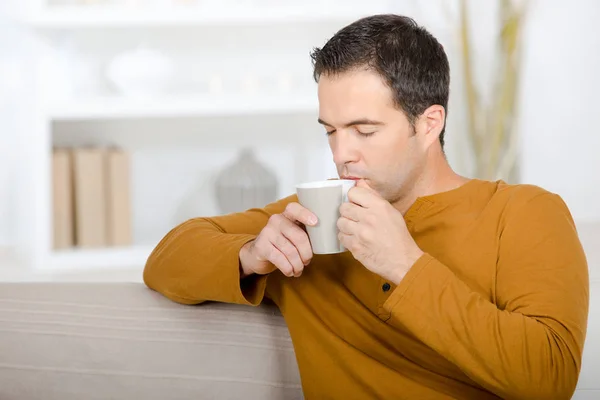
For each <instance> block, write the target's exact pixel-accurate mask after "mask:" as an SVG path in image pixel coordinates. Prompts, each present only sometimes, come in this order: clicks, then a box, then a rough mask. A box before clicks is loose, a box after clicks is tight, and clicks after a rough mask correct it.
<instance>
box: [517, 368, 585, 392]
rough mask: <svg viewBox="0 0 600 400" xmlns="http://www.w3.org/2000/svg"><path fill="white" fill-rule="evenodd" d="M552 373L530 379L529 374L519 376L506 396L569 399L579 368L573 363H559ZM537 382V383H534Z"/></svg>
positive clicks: (573, 390) (575, 384)
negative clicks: (517, 381)
mask: <svg viewBox="0 0 600 400" xmlns="http://www.w3.org/2000/svg"><path fill="white" fill-rule="evenodd" d="M561 364H562V365H561V366H560V367H558V368H555V371H554V372H553V373H547V374H544V373H542V374H540V375H538V376H539V378H538V379H531V378H532V376H531V374H523V375H522V376H520V378H521V379H519V383H516V382H515V384H514V385H513V386H512V388H509V390H508V393H507V394H506V398H509V399H519V400H520V399H523V400H532V399H536V400H562V399H565V400H567V399H571V398H572V397H573V394H574V393H575V389H576V387H577V380H578V377H579V368H578V367H577V365H575V363H574V362H573V363H569V364H567V363H566V362H565V363H561ZM534 382H537V383H534Z"/></svg>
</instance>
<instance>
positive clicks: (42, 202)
mask: <svg viewBox="0 0 600 400" xmlns="http://www.w3.org/2000/svg"><path fill="white" fill-rule="evenodd" d="M30 1H33V2H32V3H31V4H30V5H31V7H29V10H31V12H30V13H28V14H27V15H26V16H25V17H24V18H21V20H20V22H21V23H22V24H23V26H24V27H26V28H28V32H30V34H31V35H32V36H34V37H37V38H38V39H40V41H42V42H45V43H48V42H52V40H56V38H57V34H58V35H59V36H60V37H61V38H64V37H66V36H69V35H79V34H82V32H83V33H85V32H88V31H89V30H96V31H101V32H113V30H119V29H122V28H123V32H124V33H123V34H124V35H126V34H128V33H127V32H131V31H132V30H133V31H135V32H137V33H139V32H146V31H152V30H154V29H156V28H160V29H163V30H164V32H170V30H173V31H178V32H181V29H188V28H189V29H196V28H201V29H202V30H203V32H204V33H206V32H207V30H208V32H210V29H213V28H216V29H219V28H223V27H227V28H228V29H240V30H242V31H240V35H243V29H245V28H248V27H250V29H252V27H255V26H260V27H262V28H265V27H267V28H268V29H272V30H273V34H274V35H277V29H279V28H282V27H283V28H289V26H290V25H293V24H296V25H298V27H304V26H306V27H307V29H311V28H308V27H309V26H311V24H313V23H317V24H326V25H327V26H328V27H330V30H331V32H332V33H333V32H334V31H335V30H336V29H339V28H340V27H341V26H343V25H344V24H345V23H347V22H350V21H352V20H355V19H358V18H360V17H362V16H365V15H368V14H371V13H376V12H384V11H389V7H387V4H388V3H391V2H388V1H377V2H370V3H366V2H360V6H352V7H349V6H347V7H341V6H340V5H339V2H338V4H334V3H333V2H332V1H329V2H326V3H328V4H330V6H329V7H327V6H321V7H319V6H315V7H308V6H307V5H306V4H303V3H302V2H293V3H292V2H289V4H287V5H286V4H284V3H283V2H277V3H272V4H271V3H270V4H271V5H269V7H266V8H265V7H261V8H258V7H245V8H231V7H220V8H216V7H212V8H198V9H194V10H192V9H185V8H172V9H165V8H161V9H149V10H143V9H132V8H118V7H87V6H85V7H84V6H82V7H67V6H50V5H48V4H46V3H45V1H44V0H30ZM34 3H35V4H34ZM259 3H260V1H259V2H257V4H259ZM214 4H221V2H220V1H215V3H214ZM273 4H278V6H274V5H273ZM357 4H358V3H357ZM125 31H127V32H125ZM119 32H121V31H119ZM299 35H302V33H301V32H300V33H299ZM325 39H326V38H325V37H323V38H322V41H321V42H320V43H315V45H321V44H322V43H323V41H324V40H325ZM264 46H265V49H266V50H268V51H271V50H270V49H269V46H270V43H268V42H266V43H265V44H264ZM306 50H307V49H303V51H302V56H303V57H304V56H305V57H308V54H307V53H308V52H307V51H306ZM307 61H308V58H307ZM307 66H308V64H307ZM44 68H45V66H44V65H39V64H38V65H37V66H36V67H35V70H36V71H38V73H37V77H36V78H35V79H36V85H38V86H40V87H42V86H44V85H43V84H44V82H43V79H45V78H43V77H44V76H45V75H44V74H43V70H44ZM306 73H307V74H310V70H308V69H307V71H306ZM32 100H33V102H32V109H31V116H30V121H29V122H28V123H29V126H30V129H31V131H30V132H28V135H27V136H26V137H23V138H22V139H21V143H22V144H23V146H24V147H25V149H24V151H23V152H24V154H25V155H26V157H27V163H28V171H29V178H28V181H29V182H28V183H29V184H28V185H24V186H26V187H27V192H26V194H24V195H23V196H22V198H24V199H27V201H26V203H27V204H22V205H21V212H22V214H23V218H21V219H20V220H22V221H24V224H23V225H24V226H23V227H22V232H21V240H20V242H23V244H22V245H21V246H20V247H19V250H20V254H21V256H23V257H24V258H25V262H26V264H27V265H28V266H29V268H31V271H32V276H33V275H34V273H43V274H48V273H50V274H57V275H60V274H79V273H86V272H89V274H91V275H94V276H96V275H98V274H99V273H100V274H102V273H106V274H112V273H114V272H115V271H131V270H132V269H133V270H134V271H135V270H136V269H137V270H139V271H140V273H141V269H142V268H143V266H144V263H145V261H146V259H147V257H148V255H149V254H150V252H151V251H152V248H153V245H152V244H136V245H134V246H132V247H127V248H106V249H72V250H60V251H54V250H53V249H52V204H51V198H52V192H51V191H52V184H51V173H50V172H49V171H51V149H52V146H53V141H54V140H55V139H54V135H55V133H56V132H54V130H55V129H56V126H57V124H59V125H60V124H70V123H74V124H79V125H78V126H95V125H94V124H98V123H99V121H100V123H101V124H102V123H121V122H122V121H133V120H135V121H146V123H151V122H148V121H155V120H157V119H169V121H170V120H172V119H175V120H179V119H187V118H193V119H195V120H202V119H203V118H205V117H206V118H226V119H228V120H232V119H235V118H238V117H242V118H243V117H252V116H260V118H264V119H265V120H268V119H269V118H270V117H271V116H277V115H306V116H307V117H308V116H310V118H311V121H313V120H314V121H315V128H316V129H318V126H317V124H316V116H317V111H318V102H317V96H316V91H302V92H297V91H291V92H290V93H280V94H277V93H269V92H266V91H265V92H258V93H256V94H244V95H233V94H223V95H209V94H198V95H169V96H166V97H161V98H159V99H151V98H148V99H139V98H138V99H135V98H126V97H120V96H107V95H102V96H93V97H81V98H79V97H75V98H72V99H66V100H59V99H58V98H57V99H53V96H52V95H48V93H46V92H44V89H40V91H38V92H36V93H34V94H33V95H32ZM48 100H50V101H48ZM81 124H83V125H81ZM285 129H290V128H289V127H285ZM291 129H293V127H291ZM324 143H325V141H324ZM182 145H184V146H185V143H183V144H182ZM298 151H301V150H300V148H298ZM312 164H314V160H313V162H312ZM296 167H297V168H305V164H301V163H296ZM312 168H313V169H315V168H316V169H317V170H325V169H326V167H325V166H316V167H315V166H314V165H313V166H312ZM164 233H166V232H164Z"/></svg>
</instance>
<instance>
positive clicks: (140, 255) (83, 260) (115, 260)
mask: <svg viewBox="0 0 600 400" xmlns="http://www.w3.org/2000/svg"><path fill="white" fill-rule="evenodd" d="M152 250H153V247H151V246H133V247H124V248H106V249H72V250H71V249H70V250H57V251H54V252H52V253H51V254H50V257H49V262H48V264H47V265H43V266H41V267H40V269H41V270H47V271H78V272H84V271H88V270H120V269H124V268H141V267H143V266H144V265H145V264H146V260H147V259H148V256H149V255H150V253H151V252H152Z"/></svg>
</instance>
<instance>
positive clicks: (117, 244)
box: [0, 0, 600, 281]
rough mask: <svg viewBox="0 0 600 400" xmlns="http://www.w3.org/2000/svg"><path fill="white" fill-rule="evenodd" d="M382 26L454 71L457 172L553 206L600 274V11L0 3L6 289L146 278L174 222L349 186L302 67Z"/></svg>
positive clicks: (516, 5)
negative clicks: (357, 28) (403, 31)
mask: <svg viewBox="0 0 600 400" xmlns="http://www.w3.org/2000/svg"><path fill="white" fill-rule="evenodd" d="M383 12H393V13H399V14H405V15H408V16H411V17H413V18H414V19H415V20H416V21H417V22H418V23H419V24H421V25H423V26H425V27H426V28H427V29H429V30H430V32H432V33H433V34H434V35H435V36H436V37H437V38H438V40H439V41H440V42H441V43H442V44H443V46H444V48H445V50H446V52H447V54H448V57H449V59H450V63H451V69H452V87H451V99H450V106H449V117H448V128H447V134H446V137H447V145H446V149H447V155H448V158H449V160H450V163H451V165H452V166H453V167H454V168H455V169H456V170H457V171H458V172H460V173H462V174H464V175H468V176H474V177H480V178H484V179H504V180H506V181H508V182H512V183H518V182H523V183H531V184H535V185H539V186H542V187H544V188H546V189H548V190H550V191H553V192H555V193H558V194H560V195H561V196H562V197H563V199H564V200H565V201H566V202H567V204H568V206H569V207H570V209H571V211H572V213H573V216H574V218H575V220H576V222H577V225H578V228H579V229H580V232H581V237H582V241H583V242H584V246H585V247H586V250H587V251H588V255H589V257H590V261H593V260H598V257H597V256H596V255H594V254H593V252H594V251H595V249H597V248H598V247H599V245H600V229H599V226H600V160H599V158H598V156H597V155H596V152H597V151H598V149H599V148H600V131H599V129H598V128H597V126H596V124H595V117H594V115H595V113H596V111H597V110H598V109H599V108H600V96H598V93H599V91H600V77H599V75H598V71H600V26H599V25H598V23H597V21H599V20H600V2H597V1H595V0H576V1H569V2H565V1H559V0H544V1H509V0H486V1H477V2H476V1H461V0H431V1H427V2H424V1H417V0H370V1H362V0H345V1H341V0H319V1H317V0H303V1H291V0H220V1H217V0H137V1H136V0H20V1H17V0H14V1H11V0H3V1H2V3H1V5H0V280H63V279H64V280H69V279H78V280H82V279H83V280H137V281H139V280H140V279H141V270H142V268H143V265H144V262H145V260H146V258H147V256H148V254H149V253H150V251H151V250H152V248H153V247H154V246H155V245H156V244H157V243H158V241H159V240H160V239H161V238H162V237H163V236H164V235H165V234H166V233H167V232H168V231H169V230H170V229H171V228H173V227H174V226H175V225H177V224H178V223H180V222H183V221H184V220H186V219H188V218H192V217H196V216H211V215H218V214H223V213H228V212H234V211H241V210H244V209H247V208H249V207H253V206H262V205H264V204H266V203H268V202H270V201H273V200H275V199H277V198H280V197H283V196H287V195H289V194H292V193H293V192H294V185H295V184H296V183H298V182H302V181H307V180H314V179H325V178H329V177H333V176H336V173H335V168H334V166H333V163H332V161H331V155H330V153H329V149H328V146H327V140H326V137H325V135H324V132H323V129H322V128H321V127H320V126H319V125H318V124H317V122H316V120H317V110H318V103H317V96H316V84H315V83H314V81H313V80H312V69H311V64H310V59H309V53H310V51H311V50H312V49H313V47H315V46H322V45H323V44H324V43H325V42H326V40H327V39H328V38H329V37H331V36H332V35H333V34H334V33H335V32H336V31H337V30H338V29H340V28H341V27H343V26H344V25H346V24H348V23H350V22H352V21H354V20H356V19H358V18H360V17H363V16H366V15H369V14H374V13H383ZM596 254H597V253H596ZM593 263H595V264H597V261H594V262H593ZM590 264H592V263H590ZM591 269H592V276H593V278H594V279H597V278H598V273H597V272H594V271H596V269H593V268H592V266H591Z"/></svg>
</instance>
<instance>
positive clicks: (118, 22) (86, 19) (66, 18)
mask: <svg viewBox="0 0 600 400" xmlns="http://www.w3.org/2000/svg"><path fill="white" fill-rule="evenodd" d="M365 3H366V2H365ZM375 3H383V4H382V5H385V2H381V1H379V2H377V1H376V2H375ZM367 4H368V7H365V6H353V7H320V6H318V5H316V6H314V7H310V6H306V5H305V6H302V7H298V6H296V7H291V6H287V7H281V6H270V7H257V6H254V7H248V6H246V7H242V6H232V7H228V8H225V7H220V8H214V7H213V8H206V7H205V8H201V7H167V8H156V9H143V8H135V7H129V8H123V7H120V8H119V7H115V6H113V7H110V6H79V7H78V6H55V7H52V8H50V7H49V8H47V9H46V10H43V11H41V12H39V13H37V14H35V15H32V16H30V17H29V18H26V20H25V21H24V22H25V23H27V24H29V25H30V26H33V27H36V28H39V29H79V28H130V27H156V28H160V27H174V26H178V27H181V26H211V25H213V26H214V25H221V26H222V25H236V26H240V25H265V24H279V25H284V24H290V23H311V22H313V23H314V22H345V21H348V22H349V21H353V20H355V19H358V18H361V17H363V16H366V15H369V14H373V13H376V12H378V11H379V12H384V11H385V10H386V7H385V6H383V7H377V6H376V5H375V6H374V4H373V2H370V3H367Z"/></svg>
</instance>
